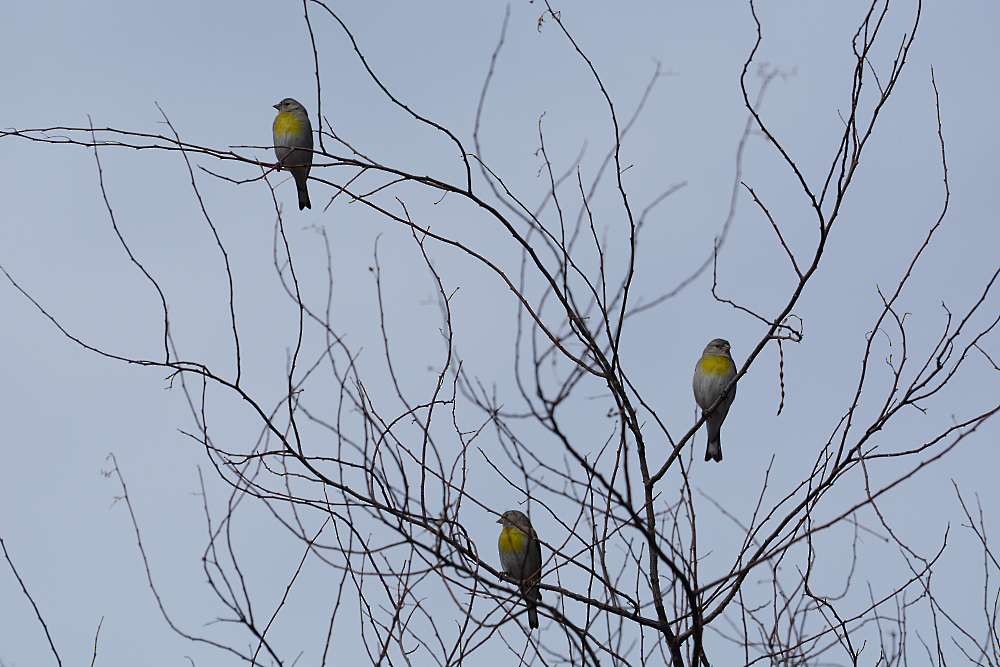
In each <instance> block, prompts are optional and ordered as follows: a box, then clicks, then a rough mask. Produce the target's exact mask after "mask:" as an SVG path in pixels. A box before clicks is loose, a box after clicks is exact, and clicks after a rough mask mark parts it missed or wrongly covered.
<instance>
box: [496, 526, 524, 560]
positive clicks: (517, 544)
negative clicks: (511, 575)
mask: <svg viewBox="0 0 1000 667" xmlns="http://www.w3.org/2000/svg"><path fill="white" fill-rule="evenodd" d="M499 546H500V551H504V552H510V551H513V552H514V553H524V550H525V549H526V548H527V546H528V534H527V533H525V532H524V531H523V530H520V529H519V528H514V527H512V526H508V527H506V528H504V529H503V530H501V531H500V545H499Z"/></svg>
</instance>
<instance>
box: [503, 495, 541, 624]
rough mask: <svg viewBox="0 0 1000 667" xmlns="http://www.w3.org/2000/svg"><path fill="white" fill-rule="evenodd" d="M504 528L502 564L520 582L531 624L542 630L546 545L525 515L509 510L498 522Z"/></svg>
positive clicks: (504, 569) (505, 570)
mask: <svg viewBox="0 0 1000 667" xmlns="http://www.w3.org/2000/svg"><path fill="white" fill-rule="evenodd" d="M497 523H499V524H500V525H502V526H503V528H502V529H501V530H500V539H499V540H498V541H497V546H498V548H499V549H500V565H502V566H503V571H504V572H506V573H507V574H508V575H509V576H510V577H511V578H512V579H516V580H517V581H518V584H519V586H520V588H521V595H522V596H524V603H525V605H527V607H528V625H529V626H531V627H532V628H537V627H538V609H537V607H538V603H539V602H541V601H542V594H541V592H540V591H539V590H538V582H539V581H541V578H542V545H541V543H540V542H539V541H538V536H536V535H535V530H534V529H533V528H532V527H531V521H530V520H529V519H528V517H527V516H525V515H524V514H523V513H522V512H518V511H517V510H507V511H506V512H504V513H503V515H502V516H501V517H500V519H499V520H498V521H497Z"/></svg>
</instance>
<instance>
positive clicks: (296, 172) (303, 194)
mask: <svg viewBox="0 0 1000 667" xmlns="http://www.w3.org/2000/svg"><path fill="white" fill-rule="evenodd" d="M308 174H309V172H308V171H307V172H303V171H302V170H301V169H293V170H292V176H294V177H295V189H296V190H298V192H299V210H300V211H301V210H302V209H304V208H310V209H311V208H312V204H310V203H309V190H308V189H307V188H306V182H307V180H308Z"/></svg>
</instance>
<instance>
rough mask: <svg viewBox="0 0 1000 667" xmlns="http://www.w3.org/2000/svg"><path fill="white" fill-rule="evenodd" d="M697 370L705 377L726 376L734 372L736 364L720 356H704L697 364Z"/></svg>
mask: <svg viewBox="0 0 1000 667" xmlns="http://www.w3.org/2000/svg"><path fill="white" fill-rule="evenodd" d="M698 368H699V369H700V370H701V372H702V373H705V374H707V375H728V374H729V373H732V372H733V371H734V370H736V364H734V363H733V360H732V359H730V358H729V357H726V356H723V355H720V354H713V355H707V354H706V355H704V356H703V357H702V358H701V361H699V362H698Z"/></svg>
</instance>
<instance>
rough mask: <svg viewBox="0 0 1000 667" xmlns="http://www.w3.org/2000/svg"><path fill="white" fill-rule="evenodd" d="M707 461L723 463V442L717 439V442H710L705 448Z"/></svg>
mask: <svg viewBox="0 0 1000 667" xmlns="http://www.w3.org/2000/svg"><path fill="white" fill-rule="evenodd" d="M705 460H706V461H718V462H722V441H721V440H719V439H718V438H716V439H715V440H709V441H708V447H706V448H705Z"/></svg>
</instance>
